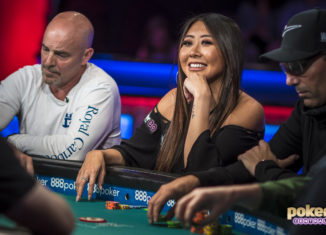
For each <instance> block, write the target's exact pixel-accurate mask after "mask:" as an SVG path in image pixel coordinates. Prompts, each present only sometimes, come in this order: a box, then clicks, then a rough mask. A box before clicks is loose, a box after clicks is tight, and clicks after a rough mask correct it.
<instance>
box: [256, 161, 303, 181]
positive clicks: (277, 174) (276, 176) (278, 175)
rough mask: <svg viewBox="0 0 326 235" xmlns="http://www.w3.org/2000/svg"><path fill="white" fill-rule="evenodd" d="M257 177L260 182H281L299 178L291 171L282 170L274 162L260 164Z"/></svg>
mask: <svg viewBox="0 0 326 235" xmlns="http://www.w3.org/2000/svg"><path fill="white" fill-rule="evenodd" d="M255 176H256V179H257V180H258V181H259V182H266V181H269V180H280V179H286V178H290V177H296V176H298V175H297V173H295V172H294V171H292V170H290V169H283V168H280V167H279V166H278V165H277V164H276V163H275V162H274V161H271V160H270V161H262V162H259V163H258V164H257V166H256V169H255Z"/></svg>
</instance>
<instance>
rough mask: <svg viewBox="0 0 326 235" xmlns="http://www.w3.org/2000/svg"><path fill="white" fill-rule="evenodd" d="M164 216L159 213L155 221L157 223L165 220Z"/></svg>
mask: <svg viewBox="0 0 326 235" xmlns="http://www.w3.org/2000/svg"><path fill="white" fill-rule="evenodd" d="M166 221H167V220H166V217H165V215H159V217H158V219H157V222H158V223H161V222H166Z"/></svg>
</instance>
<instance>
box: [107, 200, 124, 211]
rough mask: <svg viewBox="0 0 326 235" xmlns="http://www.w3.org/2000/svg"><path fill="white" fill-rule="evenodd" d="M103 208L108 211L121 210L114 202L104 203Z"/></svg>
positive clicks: (117, 203) (118, 204)
mask: <svg viewBox="0 0 326 235" xmlns="http://www.w3.org/2000/svg"><path fill="white" fill-rule="evenodd" d="M105 207H106V209H108V210H118V209H121V208H120V203H119V202H115V201H106V202H105Z"/></svg>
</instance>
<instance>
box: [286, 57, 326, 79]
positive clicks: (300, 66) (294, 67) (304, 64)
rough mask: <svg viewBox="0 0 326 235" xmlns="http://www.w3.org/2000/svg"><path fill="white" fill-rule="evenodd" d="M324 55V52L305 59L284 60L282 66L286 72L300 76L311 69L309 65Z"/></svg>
mask: <svg viewBox="0 0 326 235" xmlns="http://www.w3.org/2000/svg"><path fill="white" fill-rule="evenodd" d="M322 55H324V54H317V55H314V56H312V57H309V58H308V59H305V60H298V61H293V62H283V63H280V67H281V69H282V70H283V72H284V73H288V74H291V75H294V76H300V75H302V74H304V73H305V72H306V71H307V70H308V69H309V67H310V66H311V65H312V64H313V63H314V62H315V61H316V60H317V59H318V58H320V57H321V56H322Z"/></svg>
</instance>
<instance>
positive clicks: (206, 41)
mask: <svg viewBox="0 0 326 235" xmlns="http://www.w3.org/2000/svg"><path fill="white" fill-rule="evenodd" d="M202 44H203V45H212V44H213V42H211V41H208V40H204V41H202Z"/></svg>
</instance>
